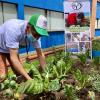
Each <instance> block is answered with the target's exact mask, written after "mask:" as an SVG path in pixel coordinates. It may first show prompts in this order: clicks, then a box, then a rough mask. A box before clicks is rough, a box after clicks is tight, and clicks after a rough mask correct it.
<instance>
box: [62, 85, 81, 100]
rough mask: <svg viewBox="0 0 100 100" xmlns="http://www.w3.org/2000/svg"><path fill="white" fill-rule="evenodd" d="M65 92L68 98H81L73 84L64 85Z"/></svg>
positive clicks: (71, 99) (75, 99)
mask: <svg viewBox="0 0 100 100" xmlns="http://www.w3.org/2000/svg"><path fill="white" fill-rule="evenodd" d="M64 92H65V94H66V95H67V97H68V100H79V99H78V97H77V95H76V90H75V89H74V87H73V86H72V85H68V84H66V85H65V87H64Z"/></svg>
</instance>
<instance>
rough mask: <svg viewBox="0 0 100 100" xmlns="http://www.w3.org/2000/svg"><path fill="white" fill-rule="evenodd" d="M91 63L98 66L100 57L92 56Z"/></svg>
mask: <svg viewBox="0 0 100 100" xmlns="http://www.w3.org/2000/svg"><path fill="white" fill-rule="evenodd" d="M93 64H94V65H95V66H97V67H100V57H94V58H93Z"/></svg>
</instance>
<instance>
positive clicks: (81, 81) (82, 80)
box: [74, 69, 88, 89]
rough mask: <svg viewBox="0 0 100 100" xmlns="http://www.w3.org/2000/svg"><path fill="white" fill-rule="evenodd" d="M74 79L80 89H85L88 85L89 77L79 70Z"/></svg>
mask: <svg viewBox="0 0 100 100" xmlns="http://www.w3.org/2000/svg"><path fill="white" fill-rule="evenodd" d="M74 77H75V79H76V80H77V81H78V86H79V87H80V89H82V88H84V87H85V86H86V84H87V83H88V75H86V74H84V73H82V72H81V71H80V70H79V69H77V70H76V71H75V72H74Z"/></svg>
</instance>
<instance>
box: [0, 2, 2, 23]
mask: <svg viewBox="0 0 100 100" xmlns="http://www.w3.org/2000/svg"><path fill="white" fill-rule="evenodd" d="M2 23H3V12H2V4H1V2H0V25H1V24H2Z"/></svg>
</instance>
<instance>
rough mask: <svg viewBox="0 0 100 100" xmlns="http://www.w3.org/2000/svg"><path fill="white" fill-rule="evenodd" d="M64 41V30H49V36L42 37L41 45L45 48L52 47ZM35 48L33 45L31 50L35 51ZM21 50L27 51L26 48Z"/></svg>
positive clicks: (21, 51)
mask: <svg viewBox="0 0 100 100" xmlns="http://www.w3.org/2000/svg"><path fill="white" fill-rule="evenodd" d="M64 42H65V40H64V31H60V32H57V31H56V32H49V37H42V38H41V46H42V48H43V49H45V48H50V47H53V46H58V45H62V44H64ZM33 50H34V48H33V47H32V45H31V46H30V49H29V51H33ZM19 52H20V53H25V52H26V48H22V49H20V50H19Z"/></svg>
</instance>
